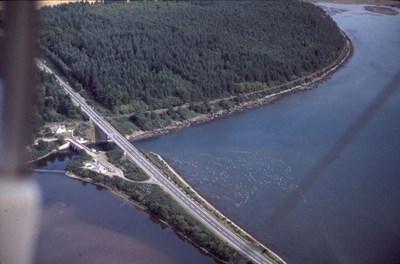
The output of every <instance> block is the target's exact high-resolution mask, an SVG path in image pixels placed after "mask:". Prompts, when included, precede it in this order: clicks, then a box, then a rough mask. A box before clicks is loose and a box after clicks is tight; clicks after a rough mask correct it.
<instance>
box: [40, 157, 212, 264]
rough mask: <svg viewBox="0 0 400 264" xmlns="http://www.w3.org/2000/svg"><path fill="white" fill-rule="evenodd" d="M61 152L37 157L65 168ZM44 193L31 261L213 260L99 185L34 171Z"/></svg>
mask: <svg viewBox="0 0 400 264" xmlns="http://www.w3.org/2000/svg"><path fill="white" fill-rule="evenodd" d="M72 158H73V154H72V153H70V152H63V153H60V154H57V155H52V156H51V157H49V158H47V159H44V160H42V161H41V162H38V166H39V168H41V169H46V170H51V169H57V170H60V169H63V168H65V167H66V166H67V164H68V163H69V162H70V161H71V159H72ZM34 177H35V178H36V179H37V180H38V181H39V184H40V187H41V189H42V192H43V196H44V202H43V206H42V219H41V229H40V234H39V241H38V249H37V256H36V260H35V263H49V264H50V263H58V264H63V263H65V264H69V263H121V264H122V263H213V262H214V261H213V260H212V258H210V257H208V256H205V255H202V254H201V253H200V252H199V251H198V250H197V249H195V248H194V247H193V246H191V245H190V244H189V243H187V242H185V241H182V240H180V239H179V238H178V237H177V236H176V234H175V233H174V232H173V231H172V230H171V229H170V228H166V227H165V225H162V224H160V223H159V222H158V221H157V220H156V219H154V218H152V217H149V215H148V214H146V213H144V212H141V211H139V210H137V209H135V208H133V206H132V205H131V204H130V203H127V202H126V201H125V200H123V199H120V198H118V197H116V196H115V195H114V194H112V193H110V192H108V191H105V190H104V189H103V188H101V187H99V186H94V185H92V184H87V183H85V182H80V181H77V180H73V179H70V178H68V177H66V176H65V175H62V174H59V173H54V174H52V173H50V172H46V173H35V174H34ZM149 220H150V221H149Z"/></svg>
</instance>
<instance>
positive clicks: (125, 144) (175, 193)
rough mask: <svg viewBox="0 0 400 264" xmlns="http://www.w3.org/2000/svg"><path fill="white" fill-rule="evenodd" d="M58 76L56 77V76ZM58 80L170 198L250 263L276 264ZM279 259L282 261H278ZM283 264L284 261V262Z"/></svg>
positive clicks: (42, 65) (39, 64) (73, 98)
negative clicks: (194, 197) (211, 211)
mask: <svg viewBox="0 0 400 264" xmlns="http://www.w3.org/2000/svg"><path fill="white" fill-rule="evenodd" d="M38 66H39V68H41V69H42V70H45V71H46V72H48V73H51V74H54V72H53V71H52V70H51V69H50V68H48V67H47V66H45V65H44V64H43V63H42V62H40V61H38ZM54 75H55V74H54ZM55 77H56V79H57V80H58V82H59V83H60V85H61V86H62V88H63V89H64V90H65V91H66V92H67V93H68V94H69V95H70V96H71V98H72V100H73V101H75V103H77V104H79V106H80V108H81V110H82V111H83V112H84V113H86V114H87V115H88V116H89V117H90V118H91V119H92V121H93V122H94V123H95V124H96V125H97V126H98V127H99V128H100V129H101V130H103V131H104V132H105V133H106V134H107V135H108V136H109V137H110V139H112V140H113V141H114V142H115V144H116V145H118V146H119V147H120V148H121V149H122V150H123V151H124V152H125V154H126V155H128V157H130V158H131V159H132V160H133V161H134V162H135V163H136V164H137V165H138V166H139V167H140V168H141V169H142V170H143V171H145V172H146V174H148V175H149V176H150V177H152V178H153V179H154V181H155V182H156V183H157V184H159V185H160V186H162V187H163V189H164V190H166V191H167V192H168V193H169V194H171V195H172V197H174V198H175V199H176V200H177V201H178V202H179V203H180V204H181V205H182V206H184V207H185V208H186V209H187V210H188V211H189V212H191V213H192V214H193V215H194V216H195V217H197V218H198V219H199V220H200V221H201V222H203V223H204V224H205V225H206V226H208V227H209V228H210V229H212V230H213V231H214V232H215V233H217V234H218V235H219V236H220V237H221V238H223V239H224V240H225V241H227V242H228V243H229V244H230V245H231V246H233V247H234V248H235V249H237V250H238V251H240V252H241V253H242V254H244V255H245V256H247V257H248V258H249V259H252V260H253V261H256V262H257V263H273V261H271V260H269V259H267V258H266V257H265V256H263V255H262V254H261V253H260V252H258V251H257V250H255V249H254V248H252V247H251V246H249V245H248V244H247V243H246V242H244V241H243V240H242V239H240V238H239V237H238V236H237V235H235V234H234V233H233V232H232V231H230V230H229V229H228V228H226V227H225V226H223V225H222V224H221V223H220V222H219V221H218V220H216V219H215V218H214V217H213V216H211V215H210V214H209V213H208V212H207V211H206V210H205V209H204V208H202V207H201V206H200V205H198V204H197V203H196V202H195V201H193V200H192V199H190V198H189V197H188V196H187V195H186V194H185V193H184V192H182V191H181V190H180V189H179V188H178V187H177V186H175V185H174V184H173V183H172V182H170V181H169V180H168V179H166V178H165V176H163V174H162V173H161V172H160V171H159V169H158V168H157V167H156V166H155V165H153V164H152V163H151V162H150V161H148V160H147V158H146V157H145V156H144V155H143V154H141V153H140V152H139V151H138V150H137V149H136V148H135V147H134V146H133V145H132V144H131V143H130V142H129V141H128V140H127V139H126V138H125V137H124V136H122V135H121V134H120V133H119V132H118V131H117V130H116V129H115V128H114V127H112V126H111V125H110V124H109V123H108V122H107V121H106V120H105V119H104V118H103V117H102V116H100V115H99V114H98V113H97V112H95V111H94V110H93V109H92V108H91V107H90V106H89V105H87V103H86V101H85V100H84V99H83V98H82V97H81V96H80V95H79V94H77V93H76V92H75V91H74V90H73V89H72V88H71V87H70V86H69V85H68V84H67V83H65V82H64V81H63V80H62V79H61V78H60V77H58V76H57V75H55ZM277 258H278V257H277ZM282 262H283V260H282Z"/></svg>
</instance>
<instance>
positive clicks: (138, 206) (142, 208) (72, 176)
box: [65, 171, 286, 263]
mask: <svg viewBox="0 0 400 264" xmlns="http://www.w3.org/2000/svg"><path fill="white" fill-rule="evenodd" d="M65 175H66V176H67V177H68V178H70V179H73V180H78V181H81V182H86V183H89V184H93V185H95V186H100V187H102V188H104V189H106V190H108V191H109V192H111V193H112V194H114V195H115V196H117V197H119V198H121V199H123V200H124V201H126V202H128V203H129V204H131V205H132V206H133V207H134V208H135V209H136V210H140V211H142V212H145V213H147V214H148V215H149V216H150V217H153V218H154V219H156V220H157V222H158V223H157V224H160V225H163V226H166V227H169V228H171V230H172V231H174V233H175V234H176V235H177V236H178V238H179V239H181V240H183V241H187V242H189V243H190V244H191V245H192V246H194V247H195V248H197V249H198V250H199V251H200V252H201V253H202V254H205V255H207V256H209V257H211V258H213V260H214V261H215V262H216V263H227V262H226V261H224V260H222V259H220V258H218V257H217V256H215V255H214V254H212V253H211V252H210V251H209V250H207V248H204V247H202V246H200V245H198V244H197V243H196V242H195V241H194V240H192V239H191V238H190V237H188V236H187V235H185V234H183V233H182V232H180V231H178V230H176V229H175V228H174V227H173V226H172V225H170V224H169V223H168V222H166V221H164V220H163V219H161V218H159V217H158V216H156V215H154V214H152V213H151V212H149V211H148V208H147V207H146V206H144V205H142V204H140V203H138V202H136V201H134V200H132V199H130V198H129V197H128V196H126V195H124V194H123V193H121V192H120V191H118V190H115V189H113V188H111V187H109V186H107V185H105V184H102V183H96V182H94V181H93V180H91V179H90V178H82V177H79V176H77V175H75V174H74V173H72V172H69V171H65ZM143 184H153V183H145V182H144V183H143ZM283 263H286V262H283Z"/></svg>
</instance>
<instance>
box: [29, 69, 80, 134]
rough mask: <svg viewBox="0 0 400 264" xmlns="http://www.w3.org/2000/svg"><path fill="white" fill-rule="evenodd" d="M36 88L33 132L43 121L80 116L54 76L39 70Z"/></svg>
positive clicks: (62, 119)
mask: <svg viewBox="0 0 400 264" xmlns="http://www.w3.org/2000/svg"><path fill="white" fill-rule="evenodd" d="M37 89H38V99H37V104H36V107H35V109H34V111H35V112H34V116H35V123H34V128H33V132H34V134H37V132H39V130H40V129H41V128H42V126H43V125H44V123H45V122H60V121H64V120H68V119H80V118H81V114H80V111H79V109H78V108H77V107H76V106H75V105H74V104H73V103H72V101H71V98H70V97H69V96H68V95H67V94H65V93H63V91H62V90H61V88H60V87H59V85H58V84H57V83H56V79H55V78H54V76H52V75H50V74H48V73H45V72H40V82H39V85H38V88H37Z"/></svg>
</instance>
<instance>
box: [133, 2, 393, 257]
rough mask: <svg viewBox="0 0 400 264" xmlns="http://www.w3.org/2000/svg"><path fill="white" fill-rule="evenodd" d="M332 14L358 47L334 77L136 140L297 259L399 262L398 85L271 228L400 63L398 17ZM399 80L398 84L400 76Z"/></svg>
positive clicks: (357, 9)
mask: <svg viewBox="0 0 400 264" xmlns="http://www.w3.org/2000/svg"><path fill="white" fill-rule="evenodd" d="M324 6H325V7H330V8H332V7H333V8H337V7H338V8H341V9H345V10H347V11H345V12H343V13H337V14H334V15H333V19H334V20H335V21H336V22H337V23H338V25H339V26H340V27H341V28H342V29H343V30H344V31H345V32H346V33H347V34H348V35H349V37H350V39H351V40H352V42H353V44H354V55H353V57H352V58H351V59H350V61H349V62H348V63H347V64H346V65H345V67H343V68H342V69H340V70H339V71H338V72H337V73H336V74H335V75H334V76H333V77H332V78H331V79H330V80H328V81H326V82H324V83H323V84H321V85H320V86H319V87H318V88H316V89H313V90H311V91H306V92H300V93H297V94H294V95H290V96H288V97H287V98H283V99H281V100H279V101H276V102H274V103H273V104H270V105H267V106H264V107H260V108H257V109H253V110H250V111H246V112H243V113H240V114H237V115H234V116H230V117H228V118H224V119H220V120H217V121H213V122H211V123H208V124H204V125H200V126H195V127H191V128H189V129H186V130H184V131H181V132H178V133H174V134H170V135H166V136H162V137H160V138H156V139H151V140H146V141H142V142H137V143H135V145H137V146H139V147H142V148H145V149H148V150H151V151H155V152H158V153H160V154H161V155H163V156H164V157H165V158H166V159H167V160H168V161H170V162H171V164H172V165H173V166H174V167H175V168H176V169H177V170H178V171H179V172H180V173H181V174H182V175H183V176H184V177H185V178H186V179H187V180H188V181H189V182H190V183H191V184H192V185H193V186H194V187H195V188H196V189H197V190H199V192H200V193H202V194H203V195H204V196H205V197H206V198H207V199H208V200H210V201H211V202H212V203H213V204H214V205H216V206H217V207H218V208H219V209H221V210H222V211H223V212H224V213H225V214H226V215H228V216H229V217H231V218H232V219H234V220H235V221H236V222H237V223H238V224H240V225H241V226H242V227H244V228H245V229H246V230H248V231H249V232H250V233H251V234H252V235H254V236H255V237H256V238H258V239H259V240H260V241H262V242H263V243H265V244H266V245H268V246H269V247H271V248H272V249H274V250H275V251H276V252H278V253H279V254H281V255H282V256H283V257H284V258H285V259H286V260H288V261H289V262H291V263H400V206H399V205H400V191H399V190H400V91H399V90H400V88H399V89H398V90H397V92H396V93H395V94H394V95H393V96H392V97H391V98H390V100H388V101H387V102H386V104H385V105H384V107H383V108H382V109H381V110H380V111H379V112H378V113H377V114H376V115H375V116H373V117H372V118H371V119H370V121H369V122H368V124H367V125H366V126H365V127H364V129H363V130H362V131H361V133H360V134H358V135H357V136H356V138H355V139H354V141H352V142H351V144H350V145H349V146H348V147H347V148H346V149H345V151H344V152H342V153H341V154H340V155H339V157H337V158H336V159H335V160H334V162H333V163H332V164H331V165H330V166H329V167H328V168H327V170H326V171H325V172H324V173H323V174H322V176H321V177H320V178H319V179H318V181H317V182H316V183H315V184H314V185H313V186H312V187H311V189H310V190H309V191H308V192H306V193H304V194H299V197H298V201H299V202H298V204H297V206H296V207H295V208H294V209H293V210H291V211H290V213H289V214H288V216H287V217H286V218H285V219H284V220H282V221H281V222H280V224H279V225H278V226H277V227H276V228H275V229H274V231H273V232H271V233H269V234H265V233H264V231H265V228H266V226H265V225H266V222H267V220H268V219H269V218H270V217H271V215H272V213H273V212H274V210H276V209H277V208H278V207H279V206H280V205H281V203H282V202H283V200H284V198H285V197H287V196H288V194H289V193H291V192H296V190H297V188H298V184H299V183H300V181H301V180H302V179H303V178H304V177H305V176H306V175H307V173H309V172H310V170H311V168H312V167H313V166H314V165H315V164H316V163H317V162H318V161H319V160H320V159H321V157H322V156H323V155H324V154H325V153H326V151H327V150H328V149H329V148H330V147H331V146H332V144H333V143H334V142H335V141H337V140H338V139H339V138H340V137H341V135H342V134H343V133H344V132H345V131H346V129H347V128H349V127H350V126H351V125H352V123H353V122H354V121H355V120H356V119H357V117H358V116H359V115H360V114H361V113H362V111H363V110H364V109H366V107H367V106H368V104H369V103H370V102H371V101H372V100H373V99H374V98H375V97H376V96H377V94H378V93H379V92H380V91H382V89H383V88H384V87H385V85H386V84H388V83H389V82H390V81H391V79H392V78H393V77H394V76H395V74H396V73H397V72H399V71H400V34H399V33H400V31H399V25H400V15H397V16H386V15H379V14H373V13H369V12H367V11H365V10H364V9H363V7H362V6H357V5H333V4H332V5H328V4H327V5H324ZM399 85H400V84H399Z"/></svg>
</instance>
